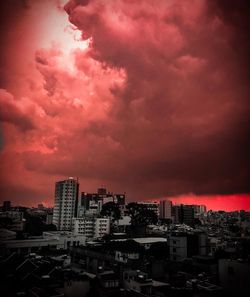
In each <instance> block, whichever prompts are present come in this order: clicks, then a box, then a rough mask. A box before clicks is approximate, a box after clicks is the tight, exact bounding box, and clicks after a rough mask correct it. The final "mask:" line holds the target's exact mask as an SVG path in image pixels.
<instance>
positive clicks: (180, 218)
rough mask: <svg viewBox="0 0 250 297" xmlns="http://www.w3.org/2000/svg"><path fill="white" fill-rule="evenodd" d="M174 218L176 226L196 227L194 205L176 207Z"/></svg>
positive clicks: (174, 207)
mask: <svg viewBox="0 0 250 297" xmlns="http://www.w3.org/2000/svg"><path fill="white" fill-rule="evenodd" d="M173 217H174V223H175V224H186V225H189V226H193V225H194V209H193V207H192V205H183V204H181V205H174V206H173Z"/></svg>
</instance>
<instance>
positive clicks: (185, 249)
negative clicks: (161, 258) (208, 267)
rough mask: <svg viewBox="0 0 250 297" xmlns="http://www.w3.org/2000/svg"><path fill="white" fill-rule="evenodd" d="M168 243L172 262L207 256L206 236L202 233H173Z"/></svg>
mask: <svg viewBox="0 0 250 297" xmlns="http://www.w3.org/2000/svg"><path fill="white" fill-rule="evenodd" d="M168 242H169V253H170V260H172V261H180V260H183V259H186V258H190V257H192V256H195V255H200V256H205V255H206V254H207V236H206V234H205V233H202V232H173V233H172V234H171V235H170V237H169V241H168Z"/></svg>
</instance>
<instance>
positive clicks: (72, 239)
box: [0, 231, 86, 254]
mask: <svg viewBox="0 0 250 297" xmlns="http://www.w3.org/2000/svg"><path fill="white" fill-rule="evenodd" d="M85 243H86V237H85V236H84V235H79V234H77V235H76V234H73V233H72V232H69V231H66V232H65V231H50V232H43V235H42V236H34V237H29V238H27V239H19V240H14V239H11V240H4V241H2V242H1V245H0V250H1V252H2V253H3V254H5V253H11V252H17V253H19V254H29V253H32V252H37V251H39V250H42V249H44V248H52V249H58V250H59V249H68V248H70V247H72V246H80V245H85Z"/></svg>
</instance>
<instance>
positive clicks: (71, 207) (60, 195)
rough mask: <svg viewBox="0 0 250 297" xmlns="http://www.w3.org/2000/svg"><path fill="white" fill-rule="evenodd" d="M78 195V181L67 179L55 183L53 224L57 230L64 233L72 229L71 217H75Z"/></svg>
mask: <svg viewBox="0 0 250 297" xmlns="http://www.w3.org/2000/svg"><path fill="white" fill-rule="evenodd" d="M78 193H79V183H78V179H74V178H73V177H69V178H68V179H67V180H63V181H58V182H56V185H55V205H54V211H53V224H54V225H56V227H57V230H65V231H66V230H71V229H72V228H73V217H76V216H77V206H78Z"/></svg>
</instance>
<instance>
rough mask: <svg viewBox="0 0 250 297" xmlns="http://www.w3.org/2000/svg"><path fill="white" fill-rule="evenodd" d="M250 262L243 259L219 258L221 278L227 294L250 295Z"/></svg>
mask: <svg viewBox="0 0 250 297" xmlns="http://www.w3.org/2000/svg"><path fill="white" fill-rule="evenodd" d="M249 275H250V263H249V262H243V260H229V259H220V260H219V280H220V285H221V286H222V287H223V290H224V291H225V293H226V295H225V296H250V282H249Z"/></svg>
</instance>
